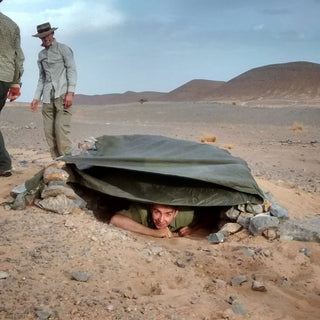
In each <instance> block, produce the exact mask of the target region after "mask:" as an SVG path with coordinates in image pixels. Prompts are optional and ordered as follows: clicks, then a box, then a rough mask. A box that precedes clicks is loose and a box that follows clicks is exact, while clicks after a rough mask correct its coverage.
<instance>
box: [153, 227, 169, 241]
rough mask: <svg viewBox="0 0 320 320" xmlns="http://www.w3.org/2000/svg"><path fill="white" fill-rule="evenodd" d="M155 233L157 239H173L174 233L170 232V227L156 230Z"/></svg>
mask: <svg viewBox="0 0 320 320" xmlns="http://www.w3.org/2000/svg"><path fill="white" fill-rule="evenodd" d="M154 231H155V237H158V238H172V237H173V233H172V232H171V231H170V230H169V228H168V227H166V228H164V229H156V230H154Z"/></svg>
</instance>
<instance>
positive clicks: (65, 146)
mask: <svg viewBox="0 0 320 320" xmlns="http://www.w3.org/2000/svg"><path fill="white" fill-rule="evenodd" d="M63 100H64V96H61V97H59V98H57V99H55V100H54V104H55V109H56V122H55V134H56V139H57V148H58V153H59V155H61V156H62V155H64V154H68V153H71V150H72V142H71V140H70V131H71V116H72V107H69V108H68V109H65V108H64V105H63Z"/></svg>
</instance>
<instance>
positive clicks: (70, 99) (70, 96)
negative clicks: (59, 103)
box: [63, 92, 73, 109]
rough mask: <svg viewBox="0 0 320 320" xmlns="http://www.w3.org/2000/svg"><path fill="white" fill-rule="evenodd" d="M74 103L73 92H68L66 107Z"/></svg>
mask: <svg viewBox="0 0 320 320" xmlns="http://www.w3.org/2000/svg"><path fill="white" fill-rule="evenodd" d="M72 103H73V92H68V93H67V94H66V96H65V98H64V101H63V105H64V108H65V109H68V108H69V107H71V106H72Z"/></svg>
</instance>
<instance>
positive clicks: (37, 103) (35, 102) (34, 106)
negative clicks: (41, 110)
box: [30, 99, 39, 111]
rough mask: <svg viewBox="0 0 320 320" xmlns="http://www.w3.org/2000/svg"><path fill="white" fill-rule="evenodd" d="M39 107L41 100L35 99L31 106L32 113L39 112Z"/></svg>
mask: <svg viewBox="0 0 320 320" xmlns="http://www.w3.org/2000/svg"><path fill="white" fill-rule="evenodd" d="M38 105H39V100H36V99H33V100H32V102H31V104H30V108H31V110H32V111H37V109H38Z"/></svg>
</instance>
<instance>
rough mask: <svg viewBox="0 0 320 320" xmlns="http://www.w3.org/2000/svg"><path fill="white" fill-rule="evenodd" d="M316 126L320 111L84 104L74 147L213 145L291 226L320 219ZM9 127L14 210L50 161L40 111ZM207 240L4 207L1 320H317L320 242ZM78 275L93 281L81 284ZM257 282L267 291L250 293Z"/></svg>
mask: <svg viewBox="0 0 320 320" xmlns="http://www.w3.org/2000/svg"><path fill="white" fill-rule="evenodd" d="M319 120H320V109H319V108H316V107H310V108H309V107H306V106H294V107H283V108H282V107H281V105H279V106H277V107H272V108H271V107H255V106H252V107H248V106H247V107H244V106H235V105H224V104H213V103H160V102H159V103H148V102H146V103H144V104H139V103H137V104H123V105H114V106H113V105H109V106H75V113H74V117H73V127H72V139H73V141H74V145H75V146H76V145H77V143H78V142H80V141H82V140H83V139H85V138H87V137H90V136H93V137H97V136H100V135H103V134H108V135H111V134H136V133H137V134H139V133H141V134H159V135H166V136H169V137H173V138H179V139H186V140H192V141H198V142H200V141H201V138H203V137H204V136H215V137H216V139H215V141H214V142H209V143H213V144H214V145H216V146H218V147H222V148H226V149H228V150H229V151H230V152H231V153H232V154H233V155H235V156H239V157H241V158H243V159H244V160H246V161H247V162H248V164H249V167H250V168H251V169H252V173H253V175H254V177H255V178H256V180H257V182H258V184H259V185H260V186H261V188H262V189H264V190H265V191H269V192H271V193H272V194H273V195H274V197H275V198H276V200H277V201H278V203H279V204H280V205H281V206H283V207H284V208H286V209H287V210H288V211H289V213H290V216H291V217H292V218H306V217H310V218H312V217H318V216H319V214H320V197H319V190H320V170H319V169H320V161H319V144H320V133H319V132H320V131H319V123H320V121H319ZM297 124H299V130H295V129H294V128H296V127H298V126H297ZM0 125H1V130H2V132H3V135H4V137H5V141H6V143H7V147H8V150H9V151H10V153H11V155H12V158H13V175H12V176H11V177H9V178H0V202H5V201H7V200H8V199H9V198H10V195H9V194H10V190H11V189H12V188H13V187H14V186H15V185H18V184H20V183H23V182H24V181H25V180H26V179H28V178H30V177H32V175H33V174H35V173H36V172H38V171H39V170H40V169H41V168H42V167H43V166H44V165H45V164H46V163H48V162H49V161H50V155H49V153H48V149H47V145H46V142H45V141H44V135H43V129H42V119H41V113H40V112H39V113H32V112H31V111H29V109H28V107H27V106H24V105H13V106H6V107H5V109H4V110H3V111H2V113H1V122H0ZM207 234H208V233H207V231H205V230H201V231H199V232H198V233H197V234H195V235H192V236H190V237H188V238H174V239H154V238H148V237H145V236H140V235H137V234H133V233H130V232H125V231H122V230H119V229H116V228H114V227H112V226H109V225H108V224H107V223H106V222H104V221H100V220H98V219H96V218H95V217H94V216H92V215H88V214H87V213H84V212H80V213H78V214H73V215H58V214H54V213H50V212H47V211H44V210H41V209H40V208H37V207H34V206H31V207H27V209H25V210H20V211H13V210H5V208H4V207H3V206H1V207H0V243H1V248H0V276H1V278H2V279H0V293H1V295H0V319H37V318H41V319H47V318H49V315H50V319H176V320H178V319H179V320H182V319H197V320H198V319H222V318H224V319H266V320H267V319H268V320H269V319H318V317H319V315H318V314H319V306H320V258H319V257H320V247H319V243H315V242H298V241H283V240H274V241H268V240H266V239H265V238H264V237H261V236H256V237H253V236H250V235H249V234H248V233H247V231H246V230H242V231H240V232H238V233H236V234H234V235H232V236H230V237H229V238H228V239H227V241H226V242H224V243H221V244H218V245H214V244H210V243H209V242H208V241H207V240H206V238H205V237H206V235H207ZM306 249H307V250H306ZM74 272H83V273H85V274H86V275H88V279H87V280H86V281H76V280H74V278H73V276H72V274H73V273H74ZM238 276H244V278H243V279H244V282H242V283H241V284H239V285H237V283H236V281H235V280H234V277H238ZM254 281H257V282H260V283H263V285H264V288H265V289H266V291H256V290H253V289H252V285H253V282H254ZM231 283H232V284H233V285H231ZM230 297H231V298H230ZM232 301H233V303H232ZM46 315H48V317H47V318H46Z"/></svg>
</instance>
